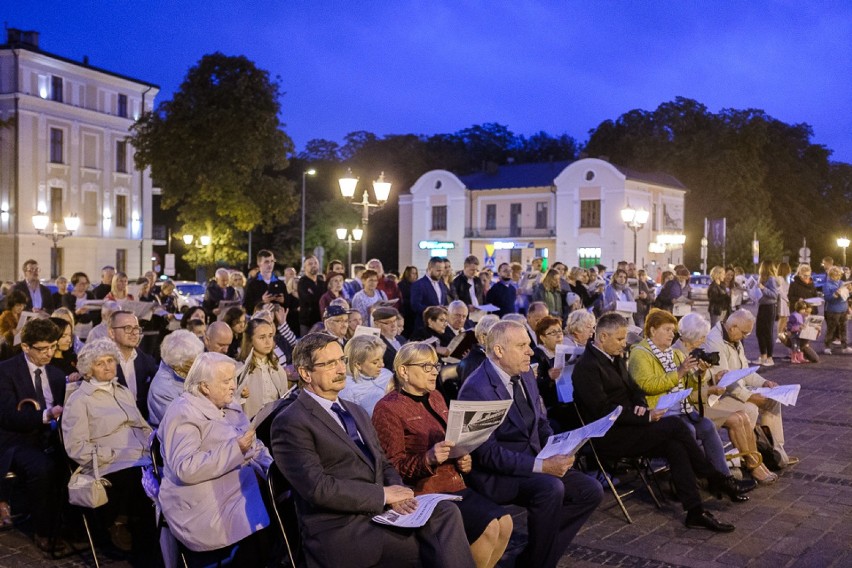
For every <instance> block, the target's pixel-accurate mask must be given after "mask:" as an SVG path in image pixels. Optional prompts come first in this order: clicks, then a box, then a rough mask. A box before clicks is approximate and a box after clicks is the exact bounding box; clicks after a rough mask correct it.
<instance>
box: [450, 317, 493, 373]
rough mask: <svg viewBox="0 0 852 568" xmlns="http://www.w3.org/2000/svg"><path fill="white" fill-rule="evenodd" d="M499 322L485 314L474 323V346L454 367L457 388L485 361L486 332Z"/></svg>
mask: <svg viewBox="0 0 852 568" xmlns="http://www.w3.org/2000/svg"><path fill="white" fill-rule="evenodd" d="M498 321H500V318H499V317H497V316H496V315H494V314H485V315H484V316H482V318H480V320H479V321H478V322H477V323H476V327H474V328H473V335H474V336H475V337H476V345H474V346H473V347H472V348H471V349H470V351H468V352H467V355H465V356H464V358H463V359H462V360H461V361H459V364H458V365H457V366H456V375H457V376H458V379H457V380H458V382H459V388H461V385H463V384H464V382H465V380H466V379H467V378H468V377H469V376H470V375H471V374H473V372H474V371H475V370H477V369H478V368H479V366H480V365H482V362H483V361H485V339H486V338H487V337H488V332H489V331H491V328H492V327H494V324H495V323H497V322H498Z"/></svg>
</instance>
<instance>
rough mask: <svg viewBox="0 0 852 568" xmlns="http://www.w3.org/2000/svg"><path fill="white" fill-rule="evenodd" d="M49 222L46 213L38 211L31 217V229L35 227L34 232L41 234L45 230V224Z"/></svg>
mask: <svg viewBox="0 0 852 568" xmlns="http://www.w3.org/2000/svg"><path fill="white" fill-rule="evenodd" d="M49 222H50V217H48V216H47V213H45V212H44V211H39V212H38V213H36V214H35V215H33V227H35V230H36V232H39V233H41V232H42V231H44V230H45V229H47V224H48V223H49Z"/></svg>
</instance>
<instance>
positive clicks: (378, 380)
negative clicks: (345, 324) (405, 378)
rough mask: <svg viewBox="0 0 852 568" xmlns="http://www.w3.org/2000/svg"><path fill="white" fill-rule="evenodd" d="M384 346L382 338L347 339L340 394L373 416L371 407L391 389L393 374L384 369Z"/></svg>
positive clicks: (362, 336) (359, 337) (362, 337)
mask: <svg viewBox="0 0 852 568" xmlns="http://www.w3.org/2000/svg"><path fill="white" fill-rule="evenodd" d="M385 349H387V346H386V345H385V342H384V341H382V340H381V338H378V337H374V336H372V335H359V336H357V337H353V338H352V339H350V340H349V341H347V342H346V346H345V347H344V348H343V354H344V355H345V356H346V359H347V361H346V386H345V387H343V390H342V391H340V393H339V396H340V398H342V399H344V400H348V401H351V402H354V403H355V404H358V405H360V406H361V408H363V409H364V410H366V411H367V414H369V415H370V416H372V415H373V407H375V406H376V403H377V402H379V400H380V399H381V398H382V397H383V396H385V395H386V394H387V393H388V392H390V390H391V389H392V388H393V381H392V380H391V379H393V373H392V372H391V371H390V370H389V369H385V362H384V354H385Z"/></svg>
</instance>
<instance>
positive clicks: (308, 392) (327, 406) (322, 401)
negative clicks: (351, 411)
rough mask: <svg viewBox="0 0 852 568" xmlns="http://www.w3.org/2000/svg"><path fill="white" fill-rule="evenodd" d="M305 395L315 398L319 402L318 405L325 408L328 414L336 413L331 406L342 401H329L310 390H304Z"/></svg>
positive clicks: (336, 399)
mask: <svg viewBox="0 0 852 568" xmlns="http://www.w3.org/2000/svg"><path fill="white" fill-rule="evenodd" d="M304 393H305V394H306V395H308V396H310V397H311V398H313V399H314V400H315V401H316V402H317V404H319V405H320V406H322V407H323V409H325V410H327V411H328V412H334V411H333V410H332V409H331V405H332V404H334V403H340V399H339V398H335V399H334V400H329V399H327V398H323V397H321V396H320V395H318V394H316V393H315V392H313V391H311V390H308V389H304Z"/></svg>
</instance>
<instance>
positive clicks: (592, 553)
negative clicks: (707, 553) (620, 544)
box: [562, 544, 688, 568]
mask: <svg viewBox="0 0 852 568" xmlns="http://www.w3.org/2000/svg"><path fill="white" fill-rule="evenodd" d="M566 556H569V557H571V558H573V559H575V560H587V561H591V560H592V559H597V560H604V559H605V560H606V563H607V565H610V564H622V563H624V562H626V561H627V562H630V563H631V564H633V563H636V562H639V561H641V562H642V566H648V567H649V568H688V567H686V566H682V565H680V564H671V563H669V562H664V561H662V560H655V559H653V558H647V557H644V556H633V555H632V554H625V553H623V552H613V551H611V550H605V549H602V548H594V547H591V546H583V545H581V544H571V545H570V546H569V547H568V550H566V551H565V554H564V555H563V556H562V558H565V557H566Z"/></svg>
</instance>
